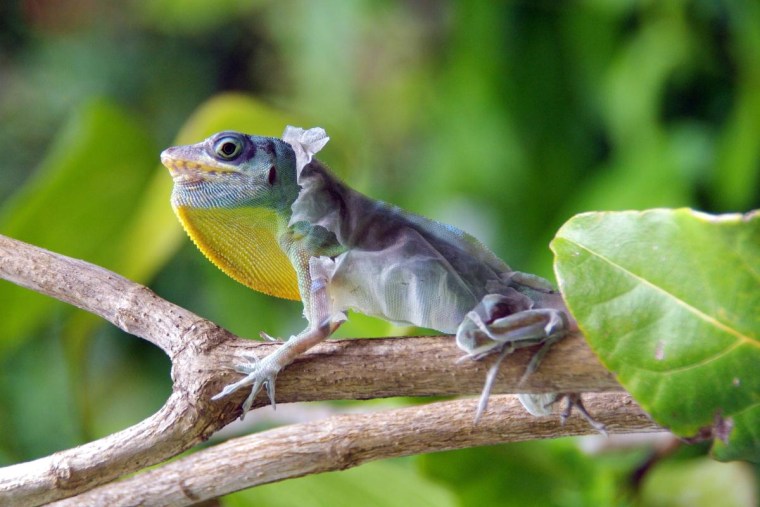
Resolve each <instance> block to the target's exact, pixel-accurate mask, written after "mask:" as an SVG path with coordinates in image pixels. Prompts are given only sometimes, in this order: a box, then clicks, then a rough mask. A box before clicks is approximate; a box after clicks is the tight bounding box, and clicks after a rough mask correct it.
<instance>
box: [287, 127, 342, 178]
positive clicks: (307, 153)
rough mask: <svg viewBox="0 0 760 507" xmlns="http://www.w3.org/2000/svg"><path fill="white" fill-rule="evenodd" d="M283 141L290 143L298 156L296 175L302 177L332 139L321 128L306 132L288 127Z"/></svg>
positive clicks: (298, 128)
mask: <svg viewBox="0 0 760 507" xmlns="http://www.w3.org/2000/svg"><path fill="white" fill-rule="evenodd" d="M282 140H283V141H285V142H286V143H288V144H289V145H290V146H291V147H292V148H293V151H294V152H295V154H296V174H297V175H298V176H299V177H300V175H301V169H303V168H304V166H306V164H308V163H309V162H311V159H312V157H314V155H316V154H317V153H318V152H319V150H321V149H322V148H324V147H325V145H326V144H327V141H329V140H330V138H329V137H328V135H327V132H325V129H323V128H321V127H314V128H310V129H309V130H304V129H302V128H300V127H292V126H290V125H288V126H287V127H285V132H283V133H282ZM299 183H300V182H299Z"/></svg>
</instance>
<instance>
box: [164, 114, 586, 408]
mask: <svg viewBox="0 0 760 507" xmlns="http://www.w3.org/2000/svg"><path fill="white" fill-rule="evenodd" d="M328 139H329V138H328V137H327V136H326V134H325V133H324V131H323V130H322V129H310V130H307V131H304V130H301V129H295V128H293V127H288V128H287V129H286V131H285V134H284V135H283V139H282V140H281V139H276V138H267V137H259V136H250V135H246V134H241V133H238V132H221V133H219V134H216V135H214V136H212V137H210V138H208V139H206V140H205V141H203V142H201V143H198V144H194V145H190V146H179V147H174V148H169V149H167V150H166V151H164V152H163V153H162V154H161V161H162V162H163V164H164V165H165V166H166V167H167V168H168V169H169V171H170V172H171V174H172V177H173V178H174V190H173V192H172V206H173V208H174V211H175V213H176V214H177V216H178V218H179V220H180V222H182V225H183V226H184V228H185V230H186V231H187V233H188V234H189V236H190V238H191V239H192V240H193V242H195V244H196V245H197V246H198V248H200V250H201V251H202V252H203V253H204V254H205V255H206V256H207V257H208V258H209V259H210V260H211V262H213V263H214V264H216V265H217V266H218V267H219V268H221V269H222V270H223V271H224V272H225V273H227V274H228V275H229V276H231V277H232V278H234V279H235V280H237V281H239V282H240V283H242V284H244V285H247V286H248V287H250V288H252V289H254V290H258V291H261V292H264V293H267V294H271V295H274V296H278V297H283V298H287V299H300V300H301V301H302V302H303V305H304V316H305V317H306V319H307V321H308V326H307V327H306V329H304V330H303V331H302V332H301V333H299V334H298V335H297V336H293V337H291V338H290V340H288V341H287V342H285V343H284V344H283V345H282V346H281V347H280V348H279V349H277V350H276V351H275V352H274V353H272V354H270V355H269V356H267V357H265V358H263V359H257V358H248V359H249V360H250V362H248V363H246V364H243V365H238V366H237V367H236V369H237V371H239V372H241V373H244V374H245V377H243V378H242V379H241V380H240V381H238V382H235V383H234V384H230V385H228V386H226V387H225V388H224V390H223V391H222V392H221V393H219V394H218V395H217V396H216V397H215V398H219V397H222V396H226V395H227V394H229V393H231V392H234V391H236V390H237V389H240V388H242V387H246V386H249V385H250V386H252V388H251V393H250V395H249V396H248V398H247V399H246V401H245V403H244V404H243V415H245V413H246V411H247V410H248V409H249V408H250V407H251V404H252V403H253V399H254V397H255V396H256V394H257V393H258V391H259V390H260V389H261V388H262V387H266V389H267V392H268V394H269V398H270V400H271V402H272V404H273V405H274V402H275V399H274V393H275V389H274V386H275V377H276V376H277V373H278V372H279V371H280V370H281V369H282V368H284V367H285V366H287V365H288V364H290V363H291V362H292V361H293V360H294V359H295V358H296V357H297V356H298V355H300V354H302V353H303V352H304V351H306V350H307V349H309V348H310V347H312V346H314V345H315V344H317V343H319V342H320V341H322V340H324V339H326V338H327V337H328V336H330V334H332V333H333V332H334V331H335V330H336V329H337V328H338V327H339V326H340V324H341V323H342V322H343V321H345V319H346V317H345V314H344V312H345V311H346V310H348V309H352V310H355V311H359V312H361V313H364V314H367V315H372V316H377V317H382V318H384V319H387V320H390V321H394V322H405V323H409V324H413V325H416V326H420V327H426V328H431V329H436V330H439V331H441V332H444V333H456V336H457V344H458V345H459V346H460V347H461V348H462V349H464V350H465V351H466V352H467V357H472V358H474V359H479V358H481V357H483V356H484V355H487V354H490V353H501V357H502V358H503V357H504V356H506V355H507V354H508V353H510V352H511V351H514V350H515V349H517V348H521V347H526V346H531V345H537V344H545V346H544V347H543V348H542V350H541V351H540V352H539V353H538V354H536V356H535V358H534V361H533V362H532V363H531V365H530V367H529V369H528V371H527V372H526V375H527V374H529V373H530V372H532V371H533V370H534V369H535V368H536V367H537V366H538V362H539V361H540V358H541V357H542V356H543V353H544V352H545V350H546V348H548V346H550V345H551V344H552V343H554V342H556V341H557V340H558V339H560V338H562V337H563V336H564V335H565V333H566V332H567V331H568V329H570V328H571V327H573V326H574V325H575V323H574V321H573V320H572V318H571V317H570V314H569V312H568V311H567V309H566V307H565V305H564V302H563V301H562V298H561V296H560V295H559V294H558V293H557V292H555V291H554V290H553V289H552V287H551V285H550V284H549V283H548V282H546V281H545V280H543V279H541V278H539V277H536V276H533V275H526V274H523V273H519V272H515V271H512V270H511V269H510V268H509V266H507V265H506V264H505V263H504V262H503V261H501V260H500V259H499V258H497V257H496V256H495V255H494V254H493V253H492V252H491V251H490V250H488V248H486V247H485V246H484V245H483V244H482V243H480V242H479V241H478V240H476V239H475V238H473V237H472V236H470V235H469V234H467V233H465V232H463V231H460V230H459V229H456V228H454V227H452V226H449V225H445V224H441V223H439V222H435V221H433V220H429V219H427V218H424V217H421V216H418V215H415V214H412V213H409V212H407V211H404V210H401V209H399V208H397V207H394V206H391V205H389V204H386V203H383V202H381V201H376V200H373V199H370V198H369V197H366V196H364V195H362V194H360V193H359V192H356V191H355V190H353V189H351V188H349V187H348V186H346V185H345V184H344V183H343V182H341V181H340V180H338V179H337V178H336V177H335V176H334V175H333V174H332V173H331V172H330V171H329V170H328V169H327V168H326V167H325V166H324V165H323V164H321V163H320V162H319V161H318V160H316V159H314V158H313V155H314V154H315V153H316V152H317V151H319V150H320V149H321V148H322V147H323V146H324V144H326V142H327V140H328ZM263 336H265V337H268V335H263ZM497 367H498V362H497V365H495V366H494V368H493V369H492V371H491V373H489V379H488V381H487V382H486V386H485V389H484V392H483V396H482V397H481V403H480V407H479V410H478V417H479V415H480V413H481V412H482V411H483V410H484V409H485V406H486V402H487V399H488V392H489V389H490V384H491V382H492V381H493V377H494V376H495V373H496V368H497ZM556 397H557V396H556V395H551V396H547V395H521V401H523V404H524V405H525V407H526V408H527V409H528V410H529V411H530V412H531V413H533V414H535V415H544V414H546V413H548V406H549V404H550V403H552V402H553V401H554V399H555V398H556ZM572 400H574V398H573V399H572ZM576 406H577V403H576Z"/></svg>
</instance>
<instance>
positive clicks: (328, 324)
mask: <svg viewBox="0 0 760 507" xmlns="http://www.w3.org/2000/svg"><path fill="white" fill-rule="evenodd" d="M323 259H324V260H327V261H328V263H329V259H328V258H316V257H314V258H311V259H310V261H309V263H308V268H306V265H304V268H305V269H308V271H303V273H304V274H305V276H304V277H303V278H304V279H303V280H302V284H301V285H302V290H301V293H302V295H303V296H302V298H303V301H304V315H305V316H306V318H307V320H308V321H309V327H308V328H306V329H305V330H303V331H302V332H301V333H299V334H298V335H296V336H291V337H290V339H289V340H288V341H287V342H285V343H284V344H282V346H280V347H279V348H278V349H277V350H275V351H274V352H273V353H271V354H269V355H268V356H266V357H265V358H263V359H258V358H256V357H252V356H247V357H246V359H247V360H248V361H247V362H246V363H243V364H238V365H236V366H235V371H237V372H240V373H244V374H245V377H243V378H242V379H240V380H238V381H237V382H234V383H232V384H229V385H227V386H225V387H224V389H222V391H221V392H220V393H219V394H217V395H215V396H214V397H212V399H213V400H217V399H219V398H222V397H224V396H227V395H228V394H231V393H233V392H235V391H237V390H238V389H241V388H243V387H246V386H252V387H251V392H250V394H249V395H248V397H247V398H246V400H245V402H244V403H243V405H242V409H243V413H242V414H241V416H240V418H241V419H242V418H244V417H245V414H246V413H247V412H248V411H249V410H250V408H251V406H252V405H253V400H254V399H255V398H256V395H257V394H258V393H259V391H261V388H262V387H264V388H266V391H267V395H268V397H269V401H270V402H271V403H272V406H273V407H275V379H276V377H277V374H278V373H279V372H280V371H281V370H282V369H283V368H285V367H286V366H287V365H289V364H290V363H292V362H293V361H294V360H295V359H296V358H297V357H298V356H300V355H301V354H303V353H304V352H306V351H307V350H309V349H310V348H311V347H313V346H314V345H316V344H318V343H320V342H321V341H323V340H325V339H326V338H328V337H329V336H330V335H331V334H332V333H334V332H335V330H337V329H338V327H340V325H341V324H342V323H343V322H345V320H346V316H345V314H344V313H343V312H340V311H338V312H333V311H332V310H331V306H332V305H331V301H330V297H329V294H328V286H329V280H330V273H328V272H327V271H326V270H325V269H324V267H325V265H326V263H325V262H324V260H323ZM304 264H306V263H305V262H304ZM327 265H329V264H327ZM306 287H308V289H306ZM261 336H262V337H263V338H265V339H269V340H273V338H272V337H270V336H269V335H267V334H266V333H261Z"/></svg>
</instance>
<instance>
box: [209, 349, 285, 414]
mask: <svg viewBox="0 0 760 507" xmlns="http://www.w3.org/2000/svg"><path fill="white" fill-rule="evenodd" d="M243 357H244V358H245V359H246V362H245V363H241V364H237V365H235V371H237V372H238V373H243V374H245V377H243V378H242V379H240V380H238V381H237V382H233V383H232V384H228V385H226V386H224V389H222V390H221V392H219V394H216V395H214V396H213V397H212V398H211V399H212V400H218V399H220V398H224V397H225V396H227V395H229V394H232V393H234V392H235V391H237V390H238V389H241V388H244V387H247V386H251V392H250V394H249V395H248V397H247V398H246V399H245V402H243V405H242V409H243V413H242V414H240V419H241V420H243V418H245V414H247V413H248V411H249V410H250V409H251V406H252V405H253V400H254V399H256V395H257V394H259V391H261V389H262V388H265V389H266V392H267V396H268V397H269V402H270V403H271V404H272V408H275V407H276V404H275V401H274V386H275V378H276V377H277V374H278V373H279V371H280V369H281V368H280V367H279V366H278V365H277V364H275V363H274V362H273V361H271V360H268V359H269V356H267V358H264V359H263V360H260V359H259V358H258V357H256V356H255V355H245V356H243Z"/></svg>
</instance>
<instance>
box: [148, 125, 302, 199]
mask: <svg viewBox="0 0 760 507" xmlns="http://www.w3.org/2000/svg"><path fill="white" fill-rule="evenodd" d="M161 162H162V163H163V164H164V165H165V166H166V167H167V169H169V172H170V173H171V175H172V178H173V179H174V191H173V192H172V204H173V205H174V206H175V207H176V206H181V207H193V208H235V207H241V206H246V207H247V206H256V207H263V208H271V209H274V210H277V211H281V210H289V208H290V205H291V204H292V203H293V201H294V200H295V198H296V197H297V195H298V186H297V184H296V175H295V154H294V152H293V149H292V148H291V146H290V145H289V144H288V143H286V142H284V141H282V140H280V139H275V138H271V137H260V136H249V135H246V134H242V133H240V132H220V133H218V134H214V135H213V136H211V137H209V138H208V139H206V140H205V141H202V142H200V143H197V144H191V145H188V146H175V147H173V148H168V149H167V150H164V152H163V153H161Z"/></svg>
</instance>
